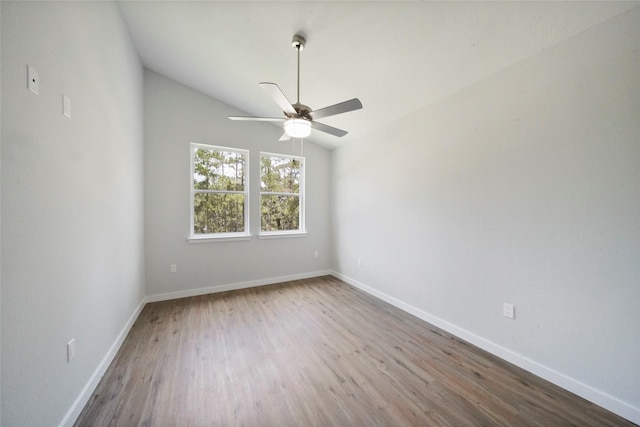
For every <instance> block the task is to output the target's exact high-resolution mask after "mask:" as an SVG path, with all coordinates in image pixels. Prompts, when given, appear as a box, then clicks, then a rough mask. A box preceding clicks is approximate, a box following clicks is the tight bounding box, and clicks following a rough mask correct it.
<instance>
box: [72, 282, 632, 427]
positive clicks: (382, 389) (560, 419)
mask: <svg viewBox="0 0 640 427" xmlns="http://www.w3.org/2000/svg"><path fill="white" fill-rule="evenodd" d="M75 425H76V426H127V427H129V426H240V425H242V426H469V425H471V426H495V425H499V426H565V425H566V426H569V425H576V426H632V425H634V424H632V423H629V422H628V421H625V420H624V419H622V418H620V417H618V416H616V415H615V414H612V413H610V412H608V411H606V410H604V409H602V408H600V407H598V406H596V405H593V404H591V403H589V402H587V401H585V400H583V399H581V398H579V397H577V396H575V395H573V394H571V393H569V392H567V391H565V390H562V389H560V388H558V387H556V386H554V385H552V384H550V383H548V382H546V381H544V380H542V379H540V378H537V377H535V376H533V375H531V374H529V373H527V372H525V371H523V370H521V369H519V368H516V367H514V366H513V365H510V364H509V363H507V362H504V361H502V360H501V359H498V358H496V357H495V356H492V355H490V354H489V353H486V352H485V351H483V350H480V349H478V348H476V347H474V346H472V345H470V344H468V343H466V342H463V341H461V340H459V339H457V338H455V337H453V336H451V335H449V334H447V333H445V332H443V331H442V330H440V329H438V328H436V327H434V326H432V325H430V324H428V323H425V322H423V321H422V320H420V319H417V318H415V317H413V316H411V315H409V314H407V313H404V312H402V311H401V310H399V309H397V308H395V307H393V306H391V305H388V304H386V303H384V302H382V301H379V300H377V299H375V298H373V297H371V296H369V295H367V294H365V293H363V292H360V291H359V290H357V289H355V288H353V287H351V286H349V285H347V284H345V283H344V282H342V281H340V280H338V279H336V278H334V277H329V276H327V277H322V278H315V279H308V280H299V281H295V282H287V283H282V284H278V285H270V286H264V287H258V288H251V289H244V290H239V291H231V292H223V293H218V294H211V295H204V296H198V297H192V298H183V299H178V300H173V301H165V302H158V303H151V304H147V305H146V306H145V307H144V309H143V311H142V313H141V314H140V317H139V318H138V319H137V321H136V323H135V325H134V326H133V328H132V330H131V332H130V333H129V336H128V337H127V339H126V340H125V342H124V344H123V346H122V348H121V349H120V351H119V352H118V354H117V356H116V358H115V359H114V361H113V363H112V365H111V366H110V367H109V369H108V371H107V373H106V374H105V376H104V378H103V379H102V381H101V382H100V384H99V385H98V387H97V388H96V390H95V392H94V394H93V396H92V398H91V399H90V401H89V402H88V403H87V405H86V407H85V408H84V410H83V412H82V414H81V415H80V417H79V418H78V420H77V421H76V424H75Z"/></svg>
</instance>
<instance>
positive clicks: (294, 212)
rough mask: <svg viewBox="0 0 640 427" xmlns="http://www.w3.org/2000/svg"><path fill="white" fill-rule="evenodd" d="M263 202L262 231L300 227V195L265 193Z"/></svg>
mask: <svg viewBox="0 0 640 427" xmlns="http://www.w3.org/2000/svg"><path fill="white" fill-rule="evenodd" d="M261 204H262V206H261V209H260V212H261V215H260V217H261V230H262V231H282V230H298V229H300V214H299V213H300V197H298V196H275V195H263V196H262V197H261Z"/></svg>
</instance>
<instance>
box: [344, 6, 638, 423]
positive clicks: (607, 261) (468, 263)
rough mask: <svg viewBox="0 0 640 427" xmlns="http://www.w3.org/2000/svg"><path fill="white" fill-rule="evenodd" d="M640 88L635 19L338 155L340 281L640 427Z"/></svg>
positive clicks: (566, 45)
mask: <svg viewBox="0 0 640 427" xmlns="http://www.w3.org/2000/svg"><path fill="white" fill-rule="evenodd" d="M639 73H640V9H639V8H635V9H633V10H632V11H630V12H628V13H626V14H624V15H622V16H619V17H617V18H614V19H612V20H610V21H608V22H606V23H604V24H602V25H600V26H598V27H596V28H593V29H591V30H589V31H587V32H585V33H582V34H580V35H578V36H575V37H573V38H572V39H569V40H568V41H566V42H563V43H562V44H560V45H557V46H555V47H554V48H551V49H548V50H546V51H543V52H540V53H539V54H537V55H536V56H534V57H532V58H530V59H528V60H526V61H523V62H521V63H519V64H517V65H515V66H513V67H511V68H509V69H506V70H504V71H503V72H500V73H498V74H497V75H494V76H493V77H491V78H489V79H486V80H485V81H482V82H480V83H477V84H475V85H473V86H471V87H468V88H466V89H465V90H462V91H460V92H459V93H457V94H455V95H454V96H451V97H448V98H446V99H443V100H441V101H440V102H438V103H436V104H435V105H431V106H429V107H426V108H424V109H422V110H420V111H417V112H415V113H414V114H412V115H410V116H408V117H406V118H404V119H402V120H400V121H398V122H396V123H394V124H393V125H390V126H387V127H384V128H382V129H378V130H376V131H375V132H373V133H372V134H370V135H368V136H367V137H366V138H362V139H361V140H359V141H355V142H353V143H351V144H348V145H347V146H344V147H342V148H340V149H338V150H336V151H334V153H333V156H332V206H333V208H332V215H333V221H334V233H333V254H334V259H333V263H334V267H335V269H336V271H337V272H338V273H339V274H340V275H341V276H342V277H344V278H346V279H348V280H350V281H351V282H352V283H354V284H357V285H359V286H361V287H363V288H367V289H368V290H369V291H370V292H372V293H374V294H377V295H379V296H383V297H385V298H387V299H388V300H390V301H394V302H395V303H396V304H398V305H400V306H404V307H405V308H409V309H410V310H412V311H413V312H415V313H417V314H419V315H422V317H424V318H429V319H432V320H435V321H436V322H438V323H439V324H440V325H441V326H444V327H446V328H448V329H449V330H452V331H456V332H457V333H461V334H462V335H464V337H465V338H467V339H470V340H472V341H475V342H477V343H480V344H483V345H484V346H485V347H486V348H489V349H491V350H493V351H494V352H496V353H498V354H501V355H503V356H504V355H507V356H508V357H510V358H511V359H512V360H515V361H516V362H519V364H521V365H523V366H528V367H529V368H531V369H532V370H537V371H538V373H542V374H544V375H546V376H547V377H550V378H552V379H554V380H555V381H556V382H557V383H561V384H562V385H563V386H566V387H569V388H573V389H575V390H577V391H579V392H581V393H582V394H583V395H587V396H588V397H589V398H591V399H595V400H599V401H600V403H601V404H606V405H608V406H609V407H610V408H613V409H615V410H616V411H618V412H619V413H622V414H624V415H626V416H628V417H634V421H635V422H636V423H637V422H640V363H639V361H640V333H639V326H640V307H639V306H638V304H639V302H640V78H639V76H640V74H639ZM358 258H362V261H363V265H362V267H359V266H358V261H357V260H358ZM504 302H508V303H513V304H515V307H516V319H515V320H509V319H507V318H505V317H503V316H502V305H503V303H504Z"/></svg>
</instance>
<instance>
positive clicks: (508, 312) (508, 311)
mask: <svg viewBox="0 0 640 427" xmlns="http://www.w3.org/2000/svg"><path fill="white" fill-rule="evenodd" d="M502 314H503V315H504V317H508V318H509V319H515V318H516V308H515V307H514V306H513V304H508V303H506V302H505V303H504V306H503V307H502Z"/></svg>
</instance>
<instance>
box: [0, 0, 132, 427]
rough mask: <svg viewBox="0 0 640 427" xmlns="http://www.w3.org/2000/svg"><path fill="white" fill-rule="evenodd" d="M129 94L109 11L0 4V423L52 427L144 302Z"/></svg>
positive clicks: (109, 7)
mask: <svg viewBox="0 0 640 427" xmlns="http://www.w3.org/2000/svg"><path fill="white" fill-rule="evenodd" d="M27 64H30V65H32V66H34V67H35V68H36V69H37V71H38V72H39V77H40V94H39V95H37V96H36V95H34V94H33V93H31V92H30V91H29V90H27V87H26V81H27V79H26V67H27ZM142 90H143V87H142V66H141V64H140V62H139V60H138V58H137V55H136V52H135V50H134V48H133V45H132V43H131V41H130V39H129V36H128V32H127V30H126V28H125V27H124V24H123V22H122V20H121V17H120V14H119V12H118V9H117V6H116V5H115V4H114V3H110V2H109V3H107V2H18V3H10V2H4V1H3V2H2V224H1V226H2V254H3V257H2V376H1V378H2V394H1V397H2V420H1V424H2V425H3V426H51V425H58V424H59V423H60V422H61V421H62V420H63V418H64V417H65V415H66V414H67V411H69V408H70V407H72V405H73V404H74V401H75V400H76V399H77V398H78V396H79V395H80V394H81V392H82V389H83V387H84V386H85V385H87V383H88V381H89V380H90V378H91V377H92V375H93V374H94V372H95V371H96V369H97V367H98V366H99V364H100V362H101V361H102V360H103V358H104V357H105V355H106V354H107V353H108V351H109V349H110V347H111V345H112V344H113V343H114V341H115V340H116V337H117V336H118V335H119V334H120V332H121V331H122V329H123V327H125V325H126V323H127V322H128V320H129V318H130V316H132V314H134V313H135V312H136V310H137V308H138V306H139V305H140V303H141V302H142V300H143V298H144V258H143V257H144V240H143V238H144V236H143V232H144V228H143V219H144V218H143V171H142V167H143V153H142V150H143V134H142V131H143V126H142V120H143V113H142V107H143V100H142ZM63 94H66V95H67V96H68V97H69V98H70V99H71V115H72V117H71V118H70V119H69V118H66V117H64V116H63V115H62V95H63ZM72 338H75V341H76V351H77V355H76V358H75V359H74V360H72V361H71V363H69V364H67V362H66V343H67V342H68V341H69V340H71V339H72ZM71 421H73V419H72V420H71Z"/></svg>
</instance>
